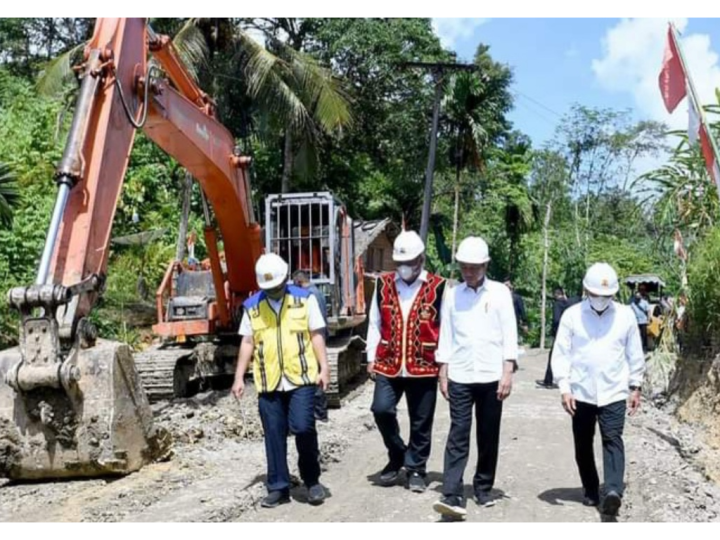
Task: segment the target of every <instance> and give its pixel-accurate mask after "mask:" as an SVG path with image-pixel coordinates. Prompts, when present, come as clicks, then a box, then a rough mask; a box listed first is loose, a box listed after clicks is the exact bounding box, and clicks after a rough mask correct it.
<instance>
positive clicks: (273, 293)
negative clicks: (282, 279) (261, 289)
mask: <svg viewBox="0 0 720 540" xmlns="http://www.w3.org/2000/svg"><path fill="white" fill-rule="evenodd" d="M265 294H266V295H267V296H268V298H272V299H273V300H280V299H282V297H283V296H285V284H282V285H280V286H279V287H275V288H273V289H268V290H266V291H265Z"/></svg>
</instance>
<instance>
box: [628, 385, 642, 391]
mask: <svg viewBox="0 0 720 540" xmlns="http://www.w3.org/2000/svg"><path fill="white" fill-rule="evenodd" d="M640 390H642V387H640V386H635V385H631V386H630V391H631V392H635V391H638V392H639V391H640Z"/></svg>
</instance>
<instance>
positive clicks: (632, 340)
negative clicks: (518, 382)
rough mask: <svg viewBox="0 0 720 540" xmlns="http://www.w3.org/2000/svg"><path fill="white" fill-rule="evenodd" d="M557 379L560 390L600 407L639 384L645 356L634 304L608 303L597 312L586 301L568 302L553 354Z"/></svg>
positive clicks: (618, 399) (626, 395)
mask: <svg viewBox="0 0 720 540" xmlns="http://www.w3.org/2000/svg"><path fill="white" fill-rule="evenodd" d="M551 362H552V370H553V374H554V376H555V381H556V382H557V384H558V386H559V387H560V392H561V393H563V394H566V393H572V395H573V397H574V398H575V399H577V400H578V401H582V402H584V403H590V404H592V405H597V406H598V407H603V406H605V405H608V404H610V403H615V402H616V401H620V400H622V399H627V397H628V395H629V394H630V391H629V386H640V385H641V383H642V380H643V374H644V372H645V357H644V355H643V350H642V343H641V341H640V330H639V329H638V325H637V320H636V319H635V314H634V313H633V311H632V309H631V308H630V307H628V306H624V305H622V304H618V303H617V302H612V303H611V304H610V306H609V307H608V308H607V309H606V310H605V311H604V312H603V313H602V314H598V313H597V312H596V311H595V310H593V309H592V308H591V307H590V302H588V300H583V301H582V302H580V303H579V304H575V305H574V306H571V307H569V308H568V309H567V310H565V313H563V315H562V318H561V319H560V327H559V329H558V333H557V337H556V338H555V347H554V349H553V355H552V361H551Z"/></svg>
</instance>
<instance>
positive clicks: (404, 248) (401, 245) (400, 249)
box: [393, 231, 425, 262]
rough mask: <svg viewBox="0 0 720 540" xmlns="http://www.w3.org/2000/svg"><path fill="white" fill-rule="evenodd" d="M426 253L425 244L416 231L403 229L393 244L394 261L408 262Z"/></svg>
mask: <svg viewBox="0 0 720 540" xmlns="http://www.w3.org/2000/svg"><path fill="white" fill-rule="evenodd" d="M423 253H425V244H424V243H423V241H422V239H421V238H420V236H419V235H418V233H416V232H415V231H403V232H401V233H400V234H399V235H398V237H397V238H396V239H395V243H394V244H393V261H395V262H406V261H412V260H413V259H416V258H417V257H419V256H420V255H422V254H423Z"/></svg>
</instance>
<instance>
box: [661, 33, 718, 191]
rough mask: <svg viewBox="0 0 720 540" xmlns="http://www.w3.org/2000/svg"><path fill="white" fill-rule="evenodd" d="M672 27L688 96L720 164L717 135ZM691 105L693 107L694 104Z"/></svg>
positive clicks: (716, 161) (716, 160)
mask: <svg viewBox="0 0 720 540" xmlns="http://www.w3.org/2000/svg"><path fill="white" fill-rule="evenodd" d="M670 29H671V31H672V37H673V41H675V49H677V52H678V56H679V57H680V64H681V65H682V68H683V71H684V72H685V77H686V78H687V81H688V86H689V87H690V95H689V96H688V97H689V98H691V99H692V100H693V102H694V104H695V110H696V111H698V114H699V115H700V124H701V125H702V126H703V127H704V128H705V133H707V136H708V139H710V145H711V146H712V150H713V154H715V163H717V164H718V166H720V160H719V159H718V157H720V152H718V148H717V145H716V144H715V137H713V134H712V131H710V126H709V125H708V123H707V121H706V120H705V111H703V108H702V105H701V104H700V100H699V99H698V97H697V92H696V91H695V85H694V84H693V80H692V77H691V76H690V71H689V70H688V68H687V64H686V63H685V56H684V55H683V52H682V48H681V47H680V42H679V41H678V38H677V30H676V29H675V25H674V24H673V23H670ZM690 106H691V107H692V104H691V105H690ZM711 176H712V175H711ZM711 180H715V181H716V182H717V181H720V179H714V178H711Z"/></svg>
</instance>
